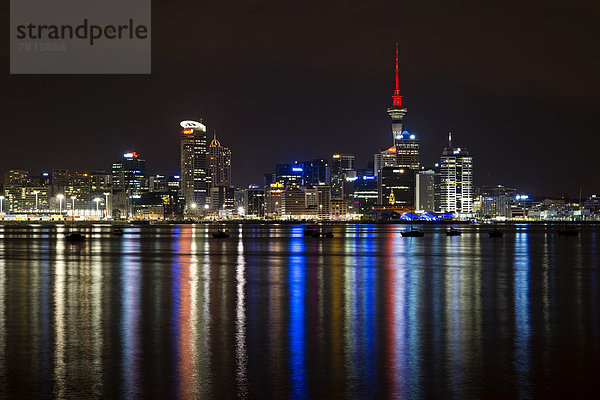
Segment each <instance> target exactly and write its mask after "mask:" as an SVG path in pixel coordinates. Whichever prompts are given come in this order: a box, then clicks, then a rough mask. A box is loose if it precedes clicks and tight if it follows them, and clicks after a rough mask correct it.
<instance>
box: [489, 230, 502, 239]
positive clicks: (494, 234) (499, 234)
mask: <svg viewBox="0 0 600 400" xmlns="http://www.w3.org/2000/svg"><path fill="white" fill-rule="evenodd" d="M488 234H489V235H490V237H491V238H499V237H502V236H504V232H502V231H501V230H500V229H492V230H491V231H489V232H488Z"/></svg>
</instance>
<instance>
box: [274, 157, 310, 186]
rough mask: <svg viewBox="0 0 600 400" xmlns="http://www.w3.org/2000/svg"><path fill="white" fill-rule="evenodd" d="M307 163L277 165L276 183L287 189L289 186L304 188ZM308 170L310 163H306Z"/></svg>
mask: <svg viewBox="0 0 600 400" xmlns="http://www.w3.org/2000/svg"><path fill="white" fill-rule="evenodd" d="M306 163H307V162H297V161H296V162H294V163H293V164H277V165H276V166H275V179H276V182H277V183H280V184H282V185H283V186H285V187H287V186H289V185H299V186H305V183H306V181H307V179H308V178H307V175H306V172H305V170H306ZM308 165H309V168H308V169H310V163H308Z"/></svg>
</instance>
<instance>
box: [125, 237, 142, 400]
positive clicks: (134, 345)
mask: <svg viewBox="0 0 600 400" xmlns="http://www.w3.org/2000/svg"><path fill="white" fill-rule="evenodd" d="M121 251H122V254H125V255H126V256H125V257H124V259H123V263H122V264H121V274H122V276H121V285H122V287H121V296H122V299H121V341H122V361H121V371H122V373H123V388H122V390H123V397H124V398H126V399H135V398H138V397H139V393H138V391H139V388H138V385H139V367H140V362H139V353H140V348H139V346H140V343H139V329H140V327H139V324H140V304H139V303H140V264H139V260H138V257H139V238H137V237H135V236H134V237H131V238H123V242H122V249H121Z"/></svg>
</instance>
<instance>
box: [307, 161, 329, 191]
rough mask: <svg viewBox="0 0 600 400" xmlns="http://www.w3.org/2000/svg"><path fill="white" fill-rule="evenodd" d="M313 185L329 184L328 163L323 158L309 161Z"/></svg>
mask: <svg viewBox="0 0 600 400" xmlns="http://www.w3.org/2000/svg"><path fill="white" fill-rule="evenodd" d="M311 169H312V181H311V183H312V184H313V185H329V171H328V169H329V163H328V162H327V160H324V159H314V160H312V163H311Z"/></svg>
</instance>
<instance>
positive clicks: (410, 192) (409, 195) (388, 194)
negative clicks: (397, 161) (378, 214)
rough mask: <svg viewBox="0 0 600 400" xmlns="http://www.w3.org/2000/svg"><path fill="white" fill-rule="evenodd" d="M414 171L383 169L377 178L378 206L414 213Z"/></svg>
mask: <svg viewBox="0 0 600 400" xmlns="http://www.w3.org/2000/svg"><path fill="white" fill-rule="evenodd" d="M414 188H415V171H413V170H412V169H410V168H399V167H384V168H383V169H382V170H381V172H380V174H379V176H378V189H379V191H378V195H379V205H381V206H384V207H388V206H389V207H393V208H398V209H403V210H406V211H414V199H415V191H414Z"/></svg>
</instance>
